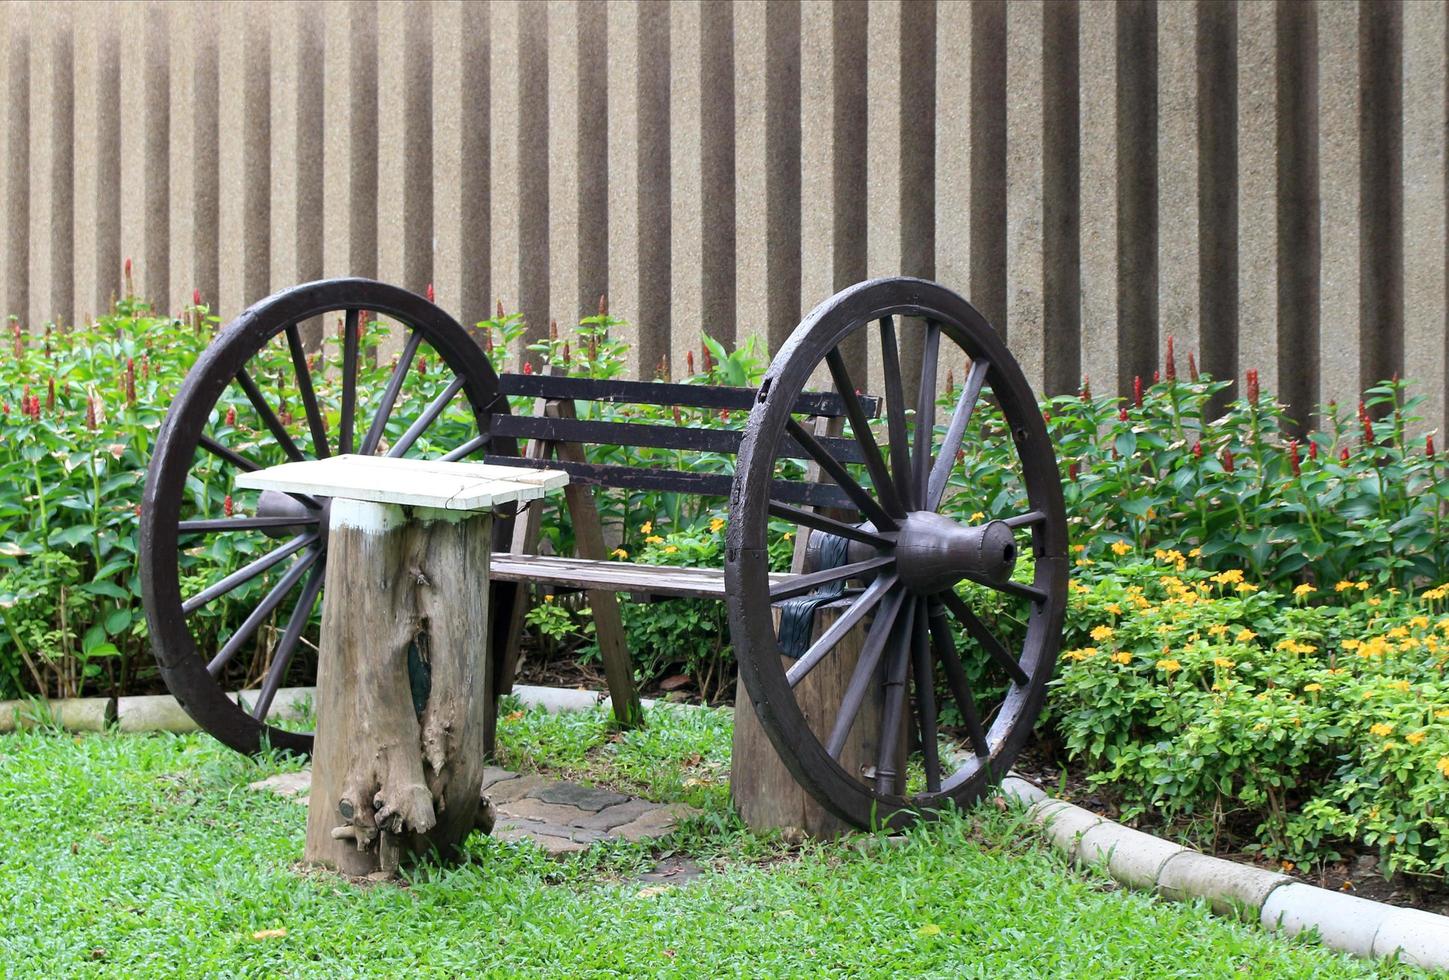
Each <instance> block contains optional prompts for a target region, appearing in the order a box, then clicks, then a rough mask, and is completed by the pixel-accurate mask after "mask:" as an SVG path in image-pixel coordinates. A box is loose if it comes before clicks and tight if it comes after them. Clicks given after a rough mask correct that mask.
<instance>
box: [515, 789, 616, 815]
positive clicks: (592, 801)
mask: <svg viewBox="0 0 1449 980" xmlns="http://www.w3.org/2000/svg"><path fill="white" fill-rule="evenodd" d="M533 795H534V796H535V797H536V798H538V799H540V800H543V802H545V803H557V804H559V805H560V806H576V807H578V808H579V809H580V810H588V811H589V812H590V813H598V812H599V811H600V810H602V809H604V808H605V807H610V806H617V805H619V804H620V803H627V802H628V801H629V797H627V796H625V795H624V794H623V793H615V792H613V791H612V790H607V789H599V788H597V787H595V786H580V785H579V784H578V783H554V784H553V785H552V786H549V787H547V788H545V789H541V790H539V791H538V792H537V793H535V794H533Z"/></svg>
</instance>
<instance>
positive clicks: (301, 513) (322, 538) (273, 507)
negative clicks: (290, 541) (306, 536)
mask: <svg viewBox="0 0 1449 980" xmlns="http://www.w3.org/2000/svg"><path fill="white" fill-rule="evenodd" d="M317 502H318V503H319V504H321V505H322V510H321V511H313V510H312V509H311V508H309V507H308V506H307V505H306V504H304V503H302V501H300V500H298V499H297V498H296V497H293V496H292V495H291V494H287V493H282V492H281V491H280V490H263V491H262V494H261V497H260V498H258V500H257V516H258V517H296V518H298V519H301V518H304V517H312V516H314V515H315V516H316V518H317V533H318V539H317V541H318V544H319V545H321V546H322V547H324V548H325V547H327V526H328V524H330V523H331V521H330V518H331V514H332V498H331V497H318V498H317ZM311 526H312V525H311V524H292V525H283V526H278V527H264V528H262V529H261V531H262V533H263V534H265V535H266V536H267V537H269V538H290V537H292V536H293V535H294V534H302V533H303V532H305V531H306V530H307V529H308V528H309V527H311Z"/></svg>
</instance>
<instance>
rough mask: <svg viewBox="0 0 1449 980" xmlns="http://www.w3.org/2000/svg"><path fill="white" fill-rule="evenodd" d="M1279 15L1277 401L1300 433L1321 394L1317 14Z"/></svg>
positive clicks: (1294, 9) (1303, 9) (1303, 7)
mask: <svg viewBox="0 0 1449 980" xmlns="http://www.w3.org/2000/svg"><path fill="white" fill-rule="evenodd" d="M1277 15H1278V25H1277V29H1278V194H1277V197H1278V343H1277V348H1278V349H1277V360H1278V371H1277V386H1276V392H1277V395H1278V399H1279V401H1281V402H1283V404H1284V405H1286V406H1287V411H1288V417H1289V418H1290V419H1291V420H1292V421H1293V424H1294V426H1295V427H1296V429H1297V430H1298V431H1300V432H1301V431H1304V430H1305V429H1306V427H1308V426H1310V425H1311V424H1312V419H1313V413H1314V409H1315V406H1316V403H1317V399H1318V326H1319V321H1318V312H1319V311H1318V287H1319V284H1318V275H1319V269H1320V265H1321V257H1322V252H1321V238H1320V234H1319V231H1320V228H1319V222H1318V216H1319V196H1318V194H1319V170H1318V61H1317V57H1316V53H1317V47H1318V18H1317V10H1316V8H1315V7H1313V6H1311V5H1309V4H1297V3H1288V2H1280V3H1279V4H1278V9H1277Z"/></svg>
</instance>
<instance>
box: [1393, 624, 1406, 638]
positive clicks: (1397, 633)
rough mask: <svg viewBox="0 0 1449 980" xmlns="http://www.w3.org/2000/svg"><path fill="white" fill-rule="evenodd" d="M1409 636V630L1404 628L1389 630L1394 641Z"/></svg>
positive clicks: (1396, 627)
mask: <svg viewBox="0 0 1449 980" xmlns="http://www.w3.org/2000/svg"><path fill="white" fill-rule="evenodd" d="M1408 635H1409V631H1408V629H1406V628H1405V627H1403V626H1395V627H1394V628H1393V629H1391V630H1389V637H1390V638H1391V639H1394V640H1402V639H1403V638H1404V637H1406V636H1408Z"/></svg>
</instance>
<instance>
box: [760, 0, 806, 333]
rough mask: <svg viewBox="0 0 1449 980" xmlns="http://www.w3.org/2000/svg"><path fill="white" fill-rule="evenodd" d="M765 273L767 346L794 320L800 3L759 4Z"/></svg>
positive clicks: (797, 311)
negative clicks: (763, 36)
mask: <svg viewBox="0 0 1449 980" xmlns="http://www.w3.org/2000/svg"><path fill="white" fill-rule="evenodd" d="M765 33H766V38H767V41H766V45H767V50H766V53H765V73H766V76H765V148H766V149H765V153H766V167H767V168H768V169H769V173H770V179H769V181H768V182H767V183H766V185H765V213H766V221H767V222H768V228H767V230H766V233H765V236H766V241H765V250H766V255H767V259H766V273H765V274H766V276H767V277H768V281H769V284H770V285H769V288H768V290H767V294H768V308H767V317H768V323H769V328H768V335H767V344H768V347H769V349H770V350H771V351H772V352H773V351H777V350H779V349H780V347H781V345H782V344H784V342H785V338H786V337H788V336H789V335H790V331H792V330H794V329H795V324H796V323H798V322H799V320H800V7H799V6H798V5H796V4H783V3H772V4H769V5H768V6H767V7H766V8H765Z"/></svg>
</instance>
